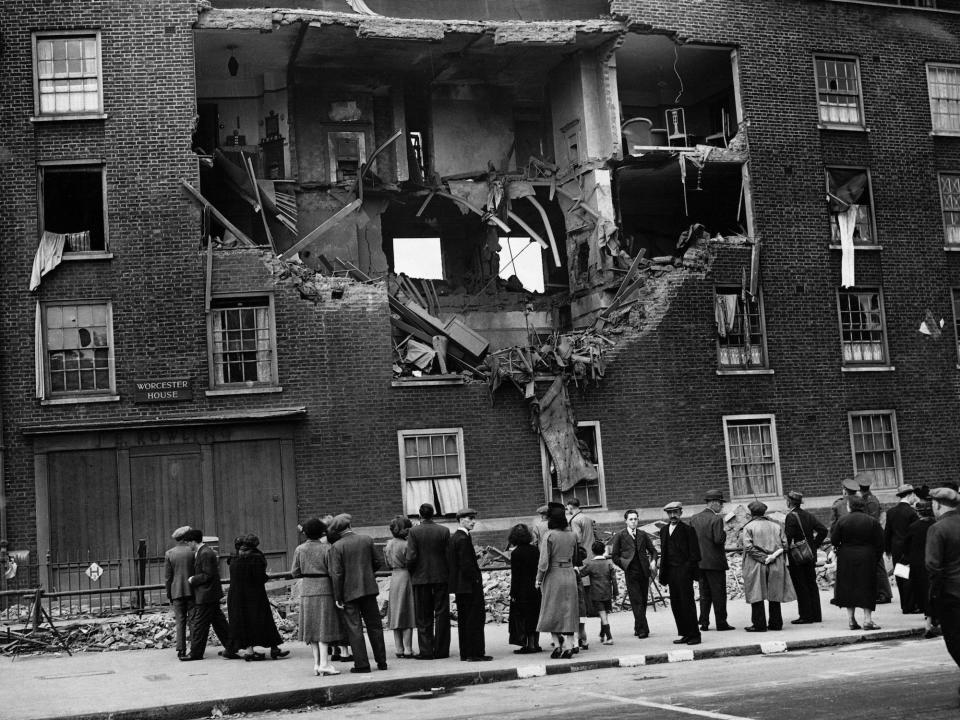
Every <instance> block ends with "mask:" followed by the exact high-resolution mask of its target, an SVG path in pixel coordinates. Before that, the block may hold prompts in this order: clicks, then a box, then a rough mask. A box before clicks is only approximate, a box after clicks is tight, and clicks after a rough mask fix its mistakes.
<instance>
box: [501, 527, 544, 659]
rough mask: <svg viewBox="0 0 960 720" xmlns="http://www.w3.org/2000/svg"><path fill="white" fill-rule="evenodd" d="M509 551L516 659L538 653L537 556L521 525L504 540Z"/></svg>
mask: <svg viewBox="0 0 960 720" xmlns="http://www.w3.org/2000/svg"><path fill="white" fill-rule="evenodd" d="M507 548H508V549H509V548H513V549H512V550H511V551H510V624H509V632H510V644H511V645H519V646H520V649H519V650H514V651H513V652H514V653H516V654H518V655H526V654H527V653H538V652H540V635H539V633H537V621H538V620H539V618H540V591H539V590H537V564H538V563H539V561H540V553H539V552H538V550H537V548H536V547H534V546H533V533H532V532H531V531H530V528H528V527H527V526H526V525H524V524H523V523H521V524H519V525H514V526H513V527H512V528H511V529H510V536H509V537H508V538H507Z"/></svg>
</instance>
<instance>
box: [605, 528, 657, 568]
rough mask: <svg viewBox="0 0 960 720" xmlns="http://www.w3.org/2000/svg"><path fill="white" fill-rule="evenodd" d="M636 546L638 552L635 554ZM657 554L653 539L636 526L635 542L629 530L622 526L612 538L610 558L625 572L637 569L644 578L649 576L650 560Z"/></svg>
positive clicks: (654, 558) (655, 557)
mask: <svg viewBox="0 0 960 720" xmlns="http://www.w3.org/2000/svg"><path fill="white" fill-rule="evenodd" d="M637 548H639V550H640V553H639V554H637ZM658 556H659V553H658V552H657V548H656V547H655V546H654V544H653V540H651V539H650V536H649V535H647V534H646V533H645V532H644V531H643V530H641V529H640V528H637V542H636V544H635V543H634V542H633V538H632V537H630V531H629V530H627V529H626V528H624V529H623V530H621V531H620V532H618V533H617V534H616V536H614V538H613V548H612V549H611V550H610V559H611V560H613V562H614V563H615V564H616V565H618V566H619V567H620V569H621V570H623V571H624V572H627V570H628V569H629V570H630V572H637V571H639V572H640V574H641V575H643V577H645V578H649V577H650V560H651V559H653V560H656V559H657V557H658Z"/></svg>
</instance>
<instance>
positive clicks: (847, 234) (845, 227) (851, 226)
mask: <svg viewBox="0 0 960 720" xmlns="http://www.w3.org/2000/svg"><path fill="white" fill-rule="evenodd" d="M859 207H860V206H859V205H851V206H850V207H848V208H847V209H846V212H842V213H839V214H838V215H837V224H838V225H839V227H840V286H841V287H845V288H847V287H853V286H854V285H856V281H855V280H854V261H853V252H854V251H853V232H854V230H856V229H857V213H858V212H859Z"/></svg>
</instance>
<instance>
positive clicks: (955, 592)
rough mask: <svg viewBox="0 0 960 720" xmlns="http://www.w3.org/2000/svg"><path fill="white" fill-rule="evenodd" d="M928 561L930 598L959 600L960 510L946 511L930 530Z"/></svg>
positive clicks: (927, 549)
mask: <svg viewBox="0 0 960 720" xmlns="http://www.w3.org/2000/svg"><path fill="white" fill-rule="evenodd" d="M925 561H926V565H927V575H928V576H929V578H930V600H931V601H933V600H935V599H940V598H945V597H949V598H953V599H955V600H960V512H958V511H957V510H950V511H949V512H945V513H944V514H943V515H941V516H940V517H939V518H937V521H936V522H935V523H934V524H933V525H932V526H931V527H930V529H929V530H928V531H927V544H926V559H925Z"/></svg>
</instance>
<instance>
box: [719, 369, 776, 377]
mask: <svg viewBox="0 0 960 720" xmlns="http://www.w3.org/2000/svg"><path fill="white" fill-rule="evenodd" d="M717 375H721V376H723V375H773V368H756V369H753V370H717Z"/></svg>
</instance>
